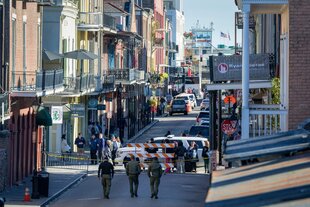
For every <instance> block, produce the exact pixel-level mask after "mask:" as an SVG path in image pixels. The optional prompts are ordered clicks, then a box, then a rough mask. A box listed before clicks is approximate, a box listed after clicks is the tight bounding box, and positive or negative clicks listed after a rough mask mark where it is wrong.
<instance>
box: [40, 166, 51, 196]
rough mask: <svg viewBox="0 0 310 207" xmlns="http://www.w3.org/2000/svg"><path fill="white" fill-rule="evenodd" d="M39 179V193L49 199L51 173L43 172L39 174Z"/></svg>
mask: <svg viewBox="0 0 310 207" xmlns="http://www.w3.org/2000/svg"><path fill="white" fill-rule="evenodd" d="M38 177H39V193H40V195H42V196H45V197H48V188H49V173H48V172H45V171H42V172H40V173H39V175H38Z"/></svg>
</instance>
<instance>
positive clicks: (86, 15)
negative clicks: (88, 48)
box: [78, 12, 103, 29]
mask: <svg viewBox="0 0 310 207" xmlns="http://www.w3.org/2000/svg"><path fill="white" fill-rule="evenodd" d="M79 18H80V20H79V24H78V28H79V29H100V28H101V27H102V26H103V13H102V12H79Z"/></svg>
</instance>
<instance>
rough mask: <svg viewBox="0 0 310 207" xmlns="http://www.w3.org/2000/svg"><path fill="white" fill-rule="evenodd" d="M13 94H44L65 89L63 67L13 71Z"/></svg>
mask: <svg viewBox="0 0 310 207" xmlns="http://www.w3.org/2000/svg"><path fill="white" fill-rule="evenodd" d="M11 84H12V85H11V91H12V96H21V97H23V96H44V95H50V94H54V93H55V92H57V91H61V90H63V69H55V70H40V71H12V81H11Z"/></svg>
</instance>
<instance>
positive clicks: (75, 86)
mask: <svg viewBox="0 0 310 207" xmlns="http://www.w3.org/2000/svg"><path fill="white" fill-rule="evenodd" d="M64 82H65V83H64V86H65V91H66V92H71V93H83V92H86V91H90V90H92V89H94V88H95V77H94V75H89V74H85V75H83V76H82V78H81V77H65V78H64Z"/></svg>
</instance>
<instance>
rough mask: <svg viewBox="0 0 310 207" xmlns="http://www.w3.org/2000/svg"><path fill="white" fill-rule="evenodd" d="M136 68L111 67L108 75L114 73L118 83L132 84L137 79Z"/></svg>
mask: <svg viewBox="0 0 310 207" xmlns="http://www.w3.org/2000/svg"><path fill="white" fill-rule="evenodd" d="M135 71H136V69H128V68H124V69H111V70H108V71H107V74H108V75H114V76H115V81H116V84H117V83H119V82H122V83H123V84H131V83H133V82H134V81H135Z"/></svg>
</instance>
